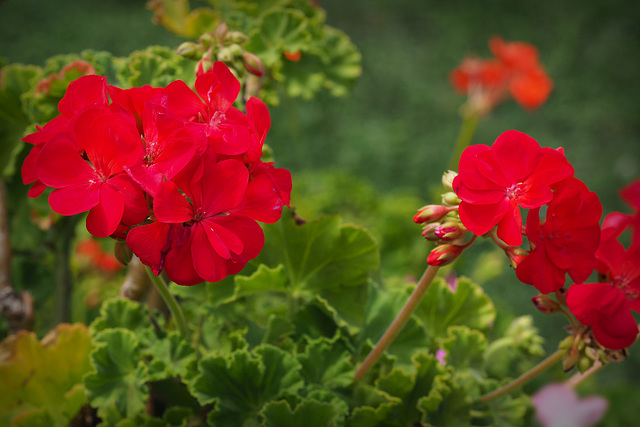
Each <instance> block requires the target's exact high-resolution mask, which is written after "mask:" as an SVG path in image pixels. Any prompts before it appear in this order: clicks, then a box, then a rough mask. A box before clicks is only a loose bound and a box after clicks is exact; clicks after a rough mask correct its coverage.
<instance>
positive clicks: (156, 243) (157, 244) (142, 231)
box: [127, 221, 171, 276]
mask: <svg viewBox="0 0 640 427" xmlns="http://www.w3.org/2000/svg"><path fill="white" fill-rule="evenodd" d="M170 228H171V225H170V224H165V223H163V222H159V221H155V222H152V223H151V224H148V225H143V226H140V227H134V228H132V229H131V230H130V231H129V233H128V234H127V246H129V248H131V251H133V253H134V254H136V256H137V257H138V258H140V261H142V263H143V264H145V265H148V266H149V267H151V270H152V271H153V272H154V273H155V275H156V276H157V275H158V274H160V271H162V268H163V263H164V253H165V252H166V251H168V250H169V240H168V239H169V230H170Z"/></svg>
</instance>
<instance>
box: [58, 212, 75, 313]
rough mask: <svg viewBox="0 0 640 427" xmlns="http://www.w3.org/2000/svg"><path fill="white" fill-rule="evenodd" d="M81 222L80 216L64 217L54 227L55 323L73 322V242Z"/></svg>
mask: <svg viewBox="0 0 640 427" xmlns="http://www.w3.org/2000/svg"><path fill="white" fill-rule="evenodd" d="M79 220H80V215H74V216H63V217H61V218H60V220H59V221H58V222H57V223H56V224H55V225H54V226H53V229H54V230H53V231H54V233H53V245H54V250H55V267H54V268H55V270H54V274H55V280H56V300H55V309H54V317H55V318H54V321H55V323H66V322H69V321H70V320H71V294H72V293H73V272H72V271H71V264H70V262H71V246H72V245H71V242H72V241H73V238H74V237H75V234H76V224H77V223H78V221H79Z"/></svg>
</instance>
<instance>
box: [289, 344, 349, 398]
mask: <svg viewBox="0 0 640 427" xmlns="http://www.w3.org/2000/svg"><path fill="white" fill-rule="evenodd" d="M297 359H298V362H300V365H302V370H301V373H302V376H303V377H304V380H305V383H306V384H314V385H317V386H320V387H323V388H326V389H336V388H341V387H347V386H349V385H350V384H351V383H353V380H354V368H353V364H352V363H351V355H350V353H349V352H348V351H347V347H346V345H345V344H344V342H343V341H342V338H341V336H340V334H336V336H335V337H334V338H333V339H327V338H324V337H320V338H316V339H314V340H310V341H309V343H307V346H306V348H305V351H304V353H301V354H298V356H297Z"/></svg>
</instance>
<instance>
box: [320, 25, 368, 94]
mask: <svg viewBox="0 0 640 427" xmlns="http://www.w3.org/2000/svg"><path fill="white" fill-rule="evenodd" d="M323 52H324V53H325V55H324V58H323V65H324V66H323V67H322V68H321V69H322V72H323V73H324V75H325V80H324V86H325V88H327V89H328V90H329V92H331V94H332V95H333V96H345V95H347V93H348V92H349V90H351V88H352V87H353V85H354V84H355V82H356V79H357V78H358V77H359V76H360V74H362V65H361V61H362V55H361V54H360V52H359V51H358V49H357V48H356V47H355V45H354V44H353V43H351V40H350V39H349V37H348V36H347V35H346V34H345V33H343V32H342V31H340V30H338V29H335V28H331V27H327V28H325V32H324V43H323Z"/></svg>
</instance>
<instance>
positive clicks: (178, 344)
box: [142, 331, 197, 381]
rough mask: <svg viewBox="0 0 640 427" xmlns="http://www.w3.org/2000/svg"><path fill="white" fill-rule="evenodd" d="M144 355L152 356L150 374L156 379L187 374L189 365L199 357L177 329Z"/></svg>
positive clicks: (143, 353)
mask: <svg viewBox="0 0 640 427" xmlns="http://www.w3.org/2000/svg"><path fill="white" fill-rule="evenodd" d="M142 355H143V356H148V357H150V358H152V361H151V364H150V365H149V371H150V372H149V376H150V378H151V379H153V380H154V381H157V380H161V379H165V378H170V377H178V376H183V375H185V370H186V368H187V366H188V365H189V364H190V363H192V362H193V361H195V360H196V358H197V354H196V350H195V348H194V347H193V346H192V345H191V344H190V343H189V342H187V340H185V339H184V338H183V337H182V335H180V334H179V333H178V332H176V331H172V332H170V333H169V335H168V336H167V337H165V338H163V339H161V340H158V341H156V342H155V343H154V344H153V345H152V346H151V347H150V348H148V349H147V350H145V351H143V352H142Z"/></svg>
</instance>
